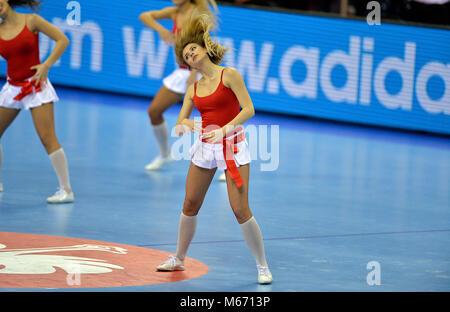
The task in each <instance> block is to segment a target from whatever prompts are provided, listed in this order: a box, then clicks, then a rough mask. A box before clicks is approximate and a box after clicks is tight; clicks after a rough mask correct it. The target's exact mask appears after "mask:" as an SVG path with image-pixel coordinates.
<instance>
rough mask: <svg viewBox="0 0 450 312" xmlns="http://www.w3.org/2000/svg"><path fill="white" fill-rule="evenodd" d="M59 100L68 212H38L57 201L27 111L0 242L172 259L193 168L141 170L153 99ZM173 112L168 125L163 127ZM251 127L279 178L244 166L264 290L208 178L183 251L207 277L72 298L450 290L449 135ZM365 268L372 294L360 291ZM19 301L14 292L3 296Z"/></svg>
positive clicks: (15, 134)
mask: <svg viewBox="0 0 450 312" xmlns="http://www.w3.org/2000/svg"><path fill="white" fill-rule="evenodd" d="M56 89H57V92H58V95H59V97H60V98H61V101H60V102H59V103H57V104H56V106H55V119H56V129H57V136H58V138H59V140H60V142H61V144H62V146H63V148H64V150H65V153H66V155H67V158H68V161H69V169H70V176H71V183H72V187H73V190H74V193H75V196H76V201H75V203H73V204H68V205H47V204H46V202H45V198H46V197H47V196H49V195H51V194H53V193H54V192H55V191H56V187H57V180H56V175H55V174H54V172H53V169H52V167H51V163H50V161H49V158H48V156H47V155H46V153H45V150H44V148H43V146H42V145H41V143H40V141H39V139H38V136H37V134H36V132H35V130H34V126H33V123H32V119H31V116H30V113H29V112H26V111H23V112H21V113H20V114H19V116H18V118H17V119H16V120H15V121H14V123H13V124H12V125H11V127H10V128H9V129H8V130H7V132H6V133H5V135H4V137H3V138H2V142H1V143H2V146H3V155H4V156H3V168H2V181H3V184H4V187H5V191H4V192H3V193H1V194H0V232H15V233H32V234H45V235H55V236H65V237H74V238H83V239H89V240H99V241H105V242H115V243H119V244H127V245H133V246H140V247H145V248H151V249H158V250H163V251H167V252H175V248H176V240H177V232H178V221H179V214H180V211H181V208H182V204H183V199H184V186H185V178H186V173H187V169H188V166H189V161H187V160H180V161H177V162H174V163H172V164H170V165H169V166H168V167H167V168H165V169H164V170H162V171H160V172H153V173H148V172H146V171H145V170H144V166H145V165H146V164H147V163H148V162H149V161H151V160H152V159H153V157H154V156H156V154H157V150H158V149H157V144H156V141H155V138H154V136H153V134H152V132H151V129H150V125H149V120H148V117H147V113H146V109H147V105H148V103H149V101H150V100H149V99H144V98H134V97H129V96H122V95H113V94H102V93H96V92H89V91H81V90H74V89H66V88H62V87H58V86H56ZM179 109H180V106H178V105H177V106H175V107H173V108H171V109H170V110H169V111H168V112H167V113H166V114H165V118H166V120H167V122H168V124H169V125H172V126H173V125H174V123H175V121H176V119H177V115H178V111H179ZM250 122H251V123H254V124H255V125H279V129H280V132H279V133H280V139H279V166H278V169H277V170H275V171H261V170H260V168H261V165H262V164H264V163H267V161H264V160H261V159H258V160H255V161H253V162H252V164H251V169H250V171H251V175H250V197H249V200H250V207H251V209H252V212H253V214H254V215H255V217H256V219H257V221H258V223H259V225H260V227H261V230H262V233H263V237H264V242H265V249H266V255H267V260H268V263H269V266H270V269H271V271H272V274H273V277H274V282H273V284H272V285H258V284H257V282H256V268H255V263H254V260H253V258H252V256H251V253H250V251H249V249H248V248H247V245H246V244H245V242H244V240H243V236H242V233H241V230H240V227H239V225H238V223H237V221H236V220H235V218H234V215H233V213H232V211H231V208H230V207H229V204H228V197H227V190H226V185H225V183H223V182H219V181H218V180H217V177H218V174H217V173H216V178H215V180H214V181H213V183H212V184H211V187H210V189H209V191H208V194H207V196H206V199H205V202H204V204H203V206H202V209H201V210H200V214H199V222H198V226H197V232H196V235H195V237H194V240H193V242H192V245H191V247H190V249H189V251H188V257H191V258H194V259H196V260H198V261H201V262H203V263H205V264H206V265H207V266H208V267H209V272H208V273H207V274H205V275H203V276H201V277H198V278H195V279H191V280H184V281H180V282H173V283H164V284H154V285H145V286H129V287H111V288H90V289H77V290H78V291H80V290H82V291H83V290H84V291H86V290H88V291H150V292H162V291H164V292H166V291H183V292H184V291H189V292H191V291H192V292H197V291H200V292H203V291H205V292H241V291H243V292H247V291H250V292H253V291H257V292H259V291H261V292H266V291H276V292H303V291H319V292H322V291H326V292H336V291H344V292H346V291H351V292H353V291H363V292H365V291H368V292H373V291H395V292H397V291H407V292H410V291H412V292H415V291H444V292H448V291H450V139H449V138H448V137H439V136H432V135H424V134H418V133H410V132H402V131H392V130H388V129H378V128H366V127H362V126H354V125H347V124H336V123H328V122H324V121H317V120H309V119H299V118H292V117H283V116H274V115H268V114H262V113H257V114H256V116H255V117H254V118H253V119H252V120H251V121H250ZM269 129H270V128H269ZM173 140H174V139H173ZM269 150H270V147H269ZM0 243H1V242H0ZM373 261H375V262H377V263H378V264H379V267H378V269H377V271H376V273H377V274H378V275H377V276H378V278H379V279H378V281H379V285H376V284H375V285H369V284H368V282H367V276H368V275H369V276H371V275H370V274H372V273H373V272H374V268H373V267H370V266H369V267H368V263H369V262H373ZM142 270H154V267H148V268H146V267H143V268H142ZM0 278H7V277H5V276H0ZM15 290H23V289H12V288H3V289H1V291H15ZM27 290H30V291H36V290H38V291H41V290H43V289H33V288H30V289H27ZM60 290H61V291H71V289H70V288H65V289H60ZM53 291H54V290H53Z"/></svg>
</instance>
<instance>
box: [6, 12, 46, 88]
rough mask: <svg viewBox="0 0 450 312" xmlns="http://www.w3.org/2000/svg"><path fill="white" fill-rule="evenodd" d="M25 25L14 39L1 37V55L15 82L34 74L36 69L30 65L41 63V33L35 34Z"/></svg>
mask: <svg viewBox="0 0 450 312" xmlns="http://www.w3.org/2000/svg"><path fill="white" fill-rule="evenodd" d="M27 16H28V15H25V26H24V27H23V29H22V31H21V32H20V33H19V34H18V35H17V36H16V37H14V38H13V39H10V40H3V39H2V38H0V55H1V56H2V57H3V58H4V59H5V60H6V63H7V74H8V77H9V79H11V80H12V81H14V82H21V81H24V80H26V79H27V78H30V77H31V76H33V75H34V73H35V71H34V70H31V69H30V67H31V66H34V65H37V64H40V63H41V61H40V59H39V33H37V34H34V33H33V32H32V31H31V30H30V29H29V28H28V26H27Z"/></svg>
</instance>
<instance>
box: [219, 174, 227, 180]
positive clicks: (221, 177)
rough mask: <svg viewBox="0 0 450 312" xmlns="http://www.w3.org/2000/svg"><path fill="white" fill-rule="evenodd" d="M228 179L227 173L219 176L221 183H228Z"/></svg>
mask: <svg viewBox="0 0 450 312" xmlns="http://www.w3.org/2000/svg"><path fill="white" fill-rule="evenodd" d="M226 180H227V177H226V176H225V172H224V173H222V174H221V175H220V176H219V181H226Z"/></svg>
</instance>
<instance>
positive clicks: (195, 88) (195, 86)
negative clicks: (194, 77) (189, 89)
mask: <svg viewBox="0 0 450 312" xmlns="http://www.w3.org/2000/svg"><path fill="white" fill-rule="evenodd" d="M196 95H197V81H196V82H195V83H194V96H196Z"/></svg>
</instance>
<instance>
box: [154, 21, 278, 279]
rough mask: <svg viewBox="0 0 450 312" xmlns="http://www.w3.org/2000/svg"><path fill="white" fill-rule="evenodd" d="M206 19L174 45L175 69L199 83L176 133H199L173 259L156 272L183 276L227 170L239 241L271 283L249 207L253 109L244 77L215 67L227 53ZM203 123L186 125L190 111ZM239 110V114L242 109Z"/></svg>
mask: <svg viewBox="0 0 450 312" xmlns="http://www.w3.org/2000/svg"><path fill="white" fill-rule="evenodd" d="M210 26H211V23H210V20H209V18H208V16H207V15H200V16H198V17H195V18H193V19H192V20H191V21H190V22H189V24H188V25H185V28H184V29H183V31H182V32H181V35H180V36H179V37H177V38H176V41H175V53H176V56H177V61H178V63H179V64H182V65H184V66H188V67H189V68H192V69H196V70H198V71H199V72H200V73H201V74H202V78H201V79H200V80H199V81H198V82H196V83H194V84H193V85H191V86H189V87H188V90H187V92H186V95H185V97H184V102H183V107H182V108H181V112H180V114H179V117H178V121H177V126H176V128H175V131H176V133H177V134H178V135H182V134H183V133H185V132H187V131H198V132H199V133H200V135H199V139H198V140H197V141H196V142H195V143H194V145H193V146H192V148H191V150H190V152H191V165H190V168H189V172H188V175H187V180H186V195H185V200H184V205H183V211H182V213H181V216H180V223H179V232H178V241H177V251H176V255H175V256H170V257H169V260H167V261H166V262H164V263H163V264H161V265H159V266H158V267H157V269H158V270H160V271H174V270H184V259H185V255H186V252H187V250H188V247H189V245H190V243H191V241H192V238H193V237H194V233H195V229H196V225H197V214H198V212H199V210H200V208H201V205H202V203H203V200H204V198H205V195H206V192H207V190H208V188H209V185H210V183H211V180H212V179H213V176H214V174H215V172H216V169H217V168H219V169H222V170H225V174H226V183H227V190H228V197H229V201H230V205H231V208H232V209H233V212H234V214H235V216H236V219H237V221H238V222H239V224H240V226H241V229H242V233H243V236H244V238H245V241H246V242H247V245H248V246H249V248H250V250H251V252H252V254H253V256H254V258H255V261H256V265H257V272H258V282H259V283H261V284H268V283H271V282H272V274H271V272H270V271H269V268H268V265H267V262H266V257H265V252H264V244H263V238H262V234H261V231H260V228H259V226H258V223H257V222H256V220H255V218H254V216H253V215H252V212H251V211H250V207H249V204H248V184H249V167H250V161H251V157H250V151H249V147H248V143H247V140H246V138H245V134H244V131H243V128H242V126H241V125H242V124H244V123H245V122H246V121H247V120H249V119H250V118H251V117H253V115H254V108H253V103H252V100H251V98H250V95H249V94H248V91H247V88H246V86H245V83H244V80H243V79H242V76H241V75H240V74H239V72H238V71H237V70H235V69H234V68H224V67H221V66H219V65H218V64H220V62H221V60H222V58H223V56H224V54H225V52H226V50H227V48H225V47H223V46H221V45H219V44H218V43H216V42H213V41H212V40H211V37H210V34H209V29H210ZM194 106H195V107H196V108H197V109H198V110H199V112H200V114H201V122H198V121H194V120H189V119H188V118H189V117H190V114H191V112H192V108H193V107H194ZM240 107H241V109H240Z"/></svg>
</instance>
